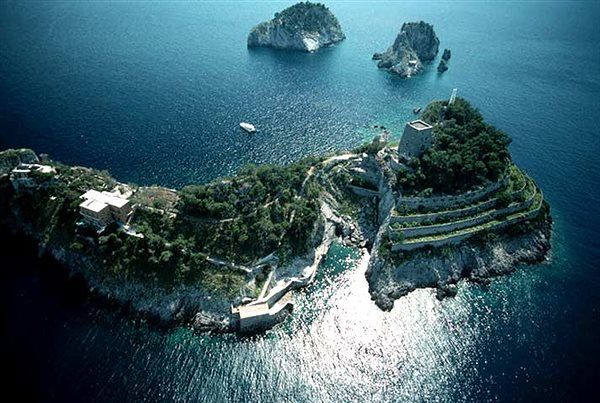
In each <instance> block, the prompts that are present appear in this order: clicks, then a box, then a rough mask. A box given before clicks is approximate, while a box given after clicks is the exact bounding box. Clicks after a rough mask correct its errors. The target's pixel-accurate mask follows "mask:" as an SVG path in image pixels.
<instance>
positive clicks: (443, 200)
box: [397, 176, 508, 209]
mask: <svg viewBox="0 0 600 403" xmlns="http://www.w3.org/2000/svg"><path fill="white" fill-rule="evenodd" d="M506 183H508V177H506V176H505V177H504V178H503V179H501V180H499V181H497V182H494V183H491V184H489V185H488V186H486V187H483V188H481V189H478V190H473V191H471V192H466V193H462V194H459V195H455V196H436V197H399V198H398V200H397V202H398V205H406V206H408V208H411V209H416V208H417V207H419V206H424V207H432V208H439V207H442V208H452V207H455V206H459V205H465V204H471V203H473V202H475V201H477V200H481V199H482V198H484V197H485V196H487V195H489V194H490V193H492V192H495V191H496V190H498V189H500V188H501V187H502V186H504V185H506Z"/></svg>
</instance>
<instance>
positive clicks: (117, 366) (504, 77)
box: [0, 0, 600, 402]
mask: <svg viewBox="0 0 600 403" xmlns="http://www.w3.org/2000/svg"><path fill="white" fill-rule="evenodd" d="M292 3H293V2H291V1H287V2H279V1H277V2H275V1H202V2H184V1H181V2H180V1H177V2H175V1H118V2H111V1H60V0H58V1H9V0H4V1H2V2H0V149H6V148H15V147H29V148H32V149H34V150H36V151H37V152H38V153H47V154H49V155H50V156H51V157H52V158H53V159H55V160H59V161H62V162H64V163H67V164H77V165H83V166H90V167H94V168H98V169H106V170H109V171H110V172H111V173H112V174H113V175H114V176H115V177H116V178H117V179H118V180H120V181H123V182H134V183H139V184H145V185H151V184H158V185H162V186H167V187H171V188H181V187H182V186H185V185H188V184H193V183H202V182H206V181H210V180H213V179H216V178H219V177H223V176H228V175H233V174H235V172H236V171H237V170H238V169H239V168H240V167H241V166H243V165H245V164H248V163H254V164H262V163H277V164H286V163H290V162H292V161H297V160H299V159H300V158H302V157H305V156H309V155H323V154H327V153H331V152H334V151H337V150H344V149H349V148H353V147H356V146H358V145H361V144H362V143H364V142H365V141H370V140H371V139H372V138H373V136H374V135H376V134H377V130H374V129H373V126H374V125H384V126H385V127H386V128H387V129H388V130H389V131H390V132H391V133H392V138H398V137H399V135H400V134H401V132H402V130H403V127H404V124H405V122H406V121H408V120H410V119H413V118H414V115H413V113H412V110H413V108H415V107H424V106H425V105H426V104H427V103H428V102H429V101H431V100H434V99H444V98H448V97H449V96H450V94H451V92H452V89H453V88H457V89H458V95H459V96H462V97H465V98H466V99H468V100H469V101H470V102H472V104H474V105H475V106H476V107H477V108H479V109H480V111H481V112H482V114H483V115H484V117H485V119H486V120H487V121H489V122H490V123H492V124H494V125H495V126H496V127H498V128H499V129H501V130H503V131H505V132H506V133H508V134H509V135H510V136H511V137H512V139H513V142H512V144H511V146H510V149H511V152H512V156H513V159H514V161H515V162H516V163H517V164H518V165H519V166H520V167H522V168H523V169H524V170H525V171H526V172H527V173H528V174H529V175H531V176H532V177H533V178H534V179H535V180H536V181H537V183H538V184H539V186H540V187H541V189H542V190H543V192H544V196H545V197H546V199H547V200H548V202H549V203H550V205H551V207H552V210H551V211H552V217H553V219H554V226H553V232H552V253H551V255H550V257H549V260H548V262H545V263H543V264H539V265H534V266H523V267H519V268H518V270H517V271H516V272H515V273H513V274H511V275H508V276H505V277H501V278H497V279H495V280H493V281H492V283H491V284H490V285H487V286H484V285H474V284H470V283H465V282H463V283H460V285H459V287H458V294H457V295H456V297H454V298H447V299H444V300H443V301H438V300H437V299H436V298H435V294H434V292H433V291H432V290H430V289H422V290H418V291H415V292H413V293H411V294H409V295H408V296H406V297H403V298H401V299H399V300H398V301H396V304H395V307H394V309H393V310H392V311H391V312H382V311H380V310H379V309H378V308H377V307H376V306H375V305H374V304H373V302H372V301H371V300H370V298H369V293H368V285H367V282H366V280H365V277H364V271H365V265H364V263H363V262H361V261H360V259H359V258H358V257H359V256H358V253H357V251H355V250H352V249H349V248H346V247H344V246H342V245H337V244H336V245H334V247H333V248H332V250H331V251H330V253H329V254H328V256H327V258H326V260H325V262H324V264H323V265H322V266H321V267H320V269H319V273H318V276H317V281H316V283H315V284H313V285H311V286H310V287H308V288H307V289H304V290H302V291H300V292H297V293H296V294H295V295H294V301H295V308H294V312H293V315H292V316H290V317H289V318H288V319H287V320H286V321H285V322H284V323H283V324H282V325H280V326H278V327H277V328H275V329H273V330H272V331H270V332H267V333H266V334H263V335H257V336H254V337H240V336H237V335H206V334H198V333H195V332H194V331H192V330H190V329H188V328H185V327H183V328H176V329H157V328H154V327H149V326H147V325H145V324H144V323H139V322H135V321H132V320H131V319H129V318H127V317H125V316H123V315H122V314H121V313H120V312H119V311H118V310H116V309H114V308H112V307H106V306H99V305H98V304H97V303H95V302H93V301H90V300H89V299H88V298H87V297H86V296H85V295H84V294H81V293H79V292H76V291H74V289H76V287H72V286H70V285H68V284H65V281H63V277H64V273H63V274H61V271H60V268H58V267H56V266H55V265H53V264H52V263H51V262H48V261H45V260H43V259H42V260H40V259H38V258H37V257H36V254H35V251H34V250H32V249H31V248H30V247H29V246H27V244H26V242H24V241H23V240H21V239H15V238H6V237H3V238H2V239H1V242H0V262H2V264H1V266H2V269H1V270H0V272H1V278H0V301H1V310H0V312H1V317H0V323H1V326H0V329H1V338H0V354H1V355H2V364H1V365H2V366H3V367H4V368H5V369H6V371H3V373H4V374H5V375H3V376H2V383H3V384H4V387H3V391H4V392H5V393H9V392H10V393H16V396H17V397H19V399H18V400H19V401H28V400H37V401H61V402H66V401H74V402H87V401H91V402H105V401H106V402H110V401H119V402H121V401H147V402H157V401H182V402H183V401H194V402H196V401H197V402H380V401H381V402H403V401H408V402H413V401H414V402H424V401H436V402H487V401H502V402H504V401H563V402H566V401H586V400H589V401H592V400H595V399H594V394H595V397H596V398H597V393H598V390H597V387H598V382H600V190H599V188H600V160H599V158H600V157H599V155H600V123H599V122H600V120H599V117H600V45H599V43H600V24H598V21H599V20H600V3H599V2H597V1H496V2H480V1H456V2H449V1H448V2H429V1H420V2H404V1H402V2H400V1H333V0H332V1H327V5H328V6H329V7H330V9H331V10H332V11H333V12H334V14H335V15H336V16H337V17H338V19H339V21H340V23H341V25H342V28H343V30H344V31H345V33H346V35H347V39H346V40H345V41H343V42H341V43H340V44H338V45H336V46H333V47H330V48H327V49H322V50H321V51H319V52H316V53H295V52H286V51H274V50H270V49H248V48H247V47H246V38H247V34H248V32H249V30H250V29H251V28H252V27H253V26H254V25H255V24H257V23H258V22H260V21H264V20H266V19H269V18H271V17H272V16H273V14H274V13H275V12H277V11H279V10H281V9H283V8H284V7H287V6H289V5H291V4H292ZM420 20H424V21H427V22H429V23H432V24H433V25H434V27H435V31H436V33H437V35H438V37H439V38H440V42H441V45H440V54H439V55H438V58H437V59H436V60H435V61H434V62H433V63H432V64H430V65H427V66H426V68H425V72H424V74H422V75H420V76H418V77H413V78H411V79H409V80H403V79H400V78H398V77H395V76H392V75H390V74H388V73H387V72H386V71H382V70H378V69H377V67H376V65H375V62H374V61H372V60H371V56H372V54H373V53H374V52H381V51H383V50H385V49H386V48H387V47H389V46H390V45H391V44H392V42H393V41H394V38H395V37H396V35H397V34H398V32H399V30H400V27H401V25H402V23H403V22H406V21H420ZM444 48H449V49H451V50H452V58H451V60H450V62H449V70H448V71H447V72H445V73H444V74H438V73H437V71H436V66H437V62H438V60H439V57H440V56H441V51H442V50H443V49H444ZM241 121H249V122H252V123H254V124H255V125H256V126H257V128H258V132H257V133H255V134H253V135H249V134H247V133H245V132H243V131H241V130H240V129H239V126H238V125H239V123H240V122H241ZM596 401H597V400H596Z"/></svg>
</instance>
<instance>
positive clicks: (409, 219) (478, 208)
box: [390, 178, 530, 224]
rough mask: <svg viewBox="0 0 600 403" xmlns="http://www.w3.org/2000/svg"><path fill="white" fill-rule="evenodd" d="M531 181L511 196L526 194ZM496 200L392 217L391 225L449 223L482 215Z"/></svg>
mask: <svg viewBox="0 0 600 403" xmlns="http://www.w3.org/2000/svg"><path fill="white" fill-rule="evenodd" d="M529 181H530V179H529V178H527V181H526V182H525V185H524V186H523V187H522V188H521V189H519V190H515V191H514V192H512V193H511V196H512V197H513V198H517V197H520V196H521V195H522V194H523V193H524V192H525V189H526V187H527V184H528V183H529ZM496 200H497V199H496V198H493V199H490V200H487V201H484V202H482V203H480V204H477V205H475V206H470V207H465V208H462V209H457V210H446V211H439V212H437V213H426V214H411V215H404V216H401V215H398V216H394V215H392V216H391V218H390V223H391V224H395V223H400V224H403V223H418V224H421V223H422V222H425V221H435V220H437V219H442V220H446V221H448V220H452V219H456V218H461V217H466V216H470V215H473V214H477V213H480V212H482V211H485V210H489V209H490V208H492V207H494V206H495V204H496Z"/></svg>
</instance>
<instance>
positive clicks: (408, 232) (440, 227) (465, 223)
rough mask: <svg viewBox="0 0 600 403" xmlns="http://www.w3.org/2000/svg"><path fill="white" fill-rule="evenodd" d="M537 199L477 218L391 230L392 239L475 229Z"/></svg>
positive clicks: (533, 197) (525, 206)
mask: <svg viewBox="0 0 600 403" xmlns="http://www.w3.org/2000/svg"><path fill="white" fill-rule="evenodd" d="M534 199H535V194H534V195H533V196H532V197H531V198H530V199H529V200H526V201H524V202H521V203H516V204H513V205H510V206H507V207H505V208H503V209H499V210H495V211H491V212H490V213H488V214H482V215H480V216H477V217H472V218H469V219H466V220H461V221H454V222H449V223H444V224H436V225H426V226H422V227H409V228H401V229H397V230H391V232H390V238H391V239H395V238H397V233H398V232H401V233H402V234H403V235H404V237H406V238H412V237H416V236H424V235H436V234H442V233H444V232H452V231H457V230H459V229H463V228H468V227H474V226H476V225H479V224H483V223H484V222H486V221H490V220H492V219H494V218H496V217H499V216H502V215H509V214H513V213H516V212H517V211H521V210H526V209H528V208H529V207H531V205H532V204H533V201H534Z"/></svg>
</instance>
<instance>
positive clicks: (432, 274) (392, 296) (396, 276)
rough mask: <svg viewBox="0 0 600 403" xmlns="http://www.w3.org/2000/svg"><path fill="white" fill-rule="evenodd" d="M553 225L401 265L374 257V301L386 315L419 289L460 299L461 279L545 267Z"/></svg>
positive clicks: (547, 222)
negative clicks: (457, 292) (525, 266)
mask: <svg viewBox="0 0 600 403" xmlns="http://www.w3.org/2000/svg"><path fill="white" fill-rule="evenodd" d="M551 229H552V220H551V218H550V217H549V216H546V217H543V218H542V219H540V220H539V221H538V223H537V227H536V228H535V230H534V231H527V232H525V233H523V234H521V235H518V236H510V237H508V236H505V237H502V238H500V239H498V240H496V241H494V242H488V243H485V244H475V243H465V244H462V245H460V246H459V247H456V248H452V249H451V250H447V251H446V252H445V253H439V251H437V253H434V252H428V251H423V252H421V253H419V254H416V255H414V256H411V257H410V258H408V259H404V260H401V261H393V260H391V259H384V258H382V257H381V256H380V255H379V254H378V253H377V251H375V253H374V254H373V255H372V257H371V261H370V263H369V268H368V270H367V272H366V277H367V281H368V282H369V292H370V294H371V299H373V300H374V301H375V304H376V305H377V306H378V307H379V308H381V309H382V310H384V311H390V310H392V308H393V307H394V301H395V300H396V299H398V298H400V297H402V296H404V295H407V294H408V293H410V292H411V291H414V290H415V289H417V288H436V289H437V297H438V298H439V299H441V298H443V297H445V296H449V295H454V293H455V290H454V287H453V285H454V284H456V283H457V282H458V281H460V280H461V279H467V280H469V281H473V282H478V283H487V282H489V281H490V280H489V278H491V277H495V276H500V275H503V274H507V273H511V272H513V271H514V270H515V268H516V266H517V265H519V264H534V263H541V262H543V261H544V260H545V259H546V257H547V255H548V251H549V250H550V235H551Z"/></svg>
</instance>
